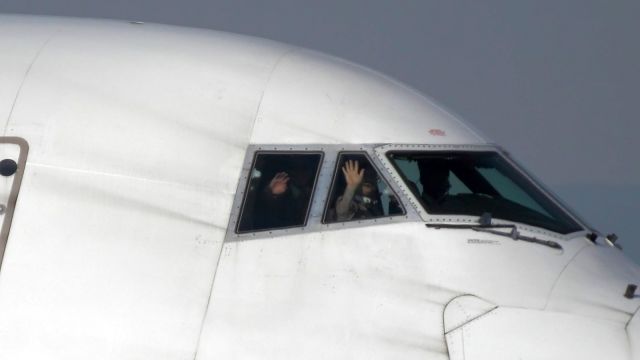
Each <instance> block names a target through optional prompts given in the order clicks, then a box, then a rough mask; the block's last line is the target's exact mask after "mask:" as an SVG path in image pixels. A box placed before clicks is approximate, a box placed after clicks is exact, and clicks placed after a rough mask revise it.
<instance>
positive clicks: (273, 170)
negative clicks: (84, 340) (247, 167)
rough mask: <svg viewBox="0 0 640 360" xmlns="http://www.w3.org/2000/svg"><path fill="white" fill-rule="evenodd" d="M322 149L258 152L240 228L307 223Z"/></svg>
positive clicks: (277, 226)
mask: <svg viewBox="0 0 640 360" xmlns="http://www.w3.org/2000/svg"><path fill="white" fill-rule="evenodd" d="M321 159H322V154H320V153H286V152H283V153H257V154H256V157H255V159H254V163H253V167H252V168H251V178H250V179H249V183H248V185H247V191H246V194H245V198H244V203H243V206H242V212H241V215H240V221H239V224H238V228H237V231H238V232H239V233H241V232H250V231H262V230H272V229H282V228H288V227H297V226H304V225H305V223H306V219H307V213H308V212H309V204H310V202H311V196H312V193H313V188H314V186H315V181H316V178H317V175H318V167H319V166H320V161H321Z"/></svg>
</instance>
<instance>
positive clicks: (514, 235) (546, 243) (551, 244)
mask: <svg viewBox="0 0 640 360" xmlns="http://www.w3.org/2000/svg"><path fill="white" fill-rule="evenodd" d="M471 230H474V231H479V232H486V233H489V234H494V235H500V236H506V237H509V238H512V239H513V240H522V241H526V242H530V243H534V244H540V245H544V246H548V247H550V248H554V249H558V250H562V245H560V244H558V243H557V242H555V241H552V240H542V239H538V238H536V237H532V236H525V235H522V234H520V232H518V229H517V228H516V226H515V225H513V228H512V229H511V231H510V232H508V233H505V232H502V231H497V230H492V229H488V228H486V227H479V226H477V227H473V228H471Z"/></svg>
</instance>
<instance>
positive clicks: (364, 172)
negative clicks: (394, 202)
mask: <svg viewBox="0 0 640 360" xmlns="http://www.w3.org/2000/svg"><path fill="white" fill-rule="evenodd" d="M342 173H343V174H344V180H345V182H346V184H347V185H346V187H345V189H344V193H343V194H342V196H340V197H338V198H337V199H336V207H335V212H336V220H337V221H348V220H355V219H368V218H374V217H380V216H384V210H383V209H382V203H381V202H380V193H379V191H378V185H377V183H378V176H377V175H376V172H375V170H373V169H371V168H366V169H365V167H362V168H360V166H359V164H358V161H353V160H348V161H347V162H346V163H345V164H344V166H343V167H342Z"/></svg>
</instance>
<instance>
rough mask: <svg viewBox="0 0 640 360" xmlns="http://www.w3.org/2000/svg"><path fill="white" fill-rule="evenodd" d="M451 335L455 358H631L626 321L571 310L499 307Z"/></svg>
mask: <svg viewBox="0 0 640 360" xmlns="http://www.w3.org/2000/svg"><path fill="white" fill-rule="evenodd" d="M446 337H447V346H448V348H449V352H450V354H451V357H450V359H451V360H478V359H522V360H552V359H586V360H591V359H593V360H597V359H628V358H629V349H628V345H627V336H626V334H625V330H624V326H621V325H620V324H619V323H615V322H610V321H606V320H596V319H591V318H584V317H580V316H575V315H570V314H566V313H554V312H547V311H539V310H529V309H510V308H498V309H496V310H494V311H492V312H489V313H487V314H486V315H485V316H482V317H481V318H479V319H477V320H474V321H472V322H470V323H468V324H467V325H465V326H463V327H461V328H458V329H456V330H454V331H452V332H451V333H449V334H447V336H446Z"/></svg>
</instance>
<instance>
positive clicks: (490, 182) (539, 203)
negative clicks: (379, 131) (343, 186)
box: [387, 151, 582, 234]
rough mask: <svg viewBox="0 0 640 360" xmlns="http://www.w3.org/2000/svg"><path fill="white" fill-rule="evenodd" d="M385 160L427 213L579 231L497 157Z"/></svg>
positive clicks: (419, 154)
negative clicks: (391, 164) (482, 217)
mask: <svg viewBox="0 0 640 360" xmlns="http://www.w3.org/2000/svg"><path fill="white" fill-rule="evenodd" d="M387 156H388V157H389V159H390V160H391V162H392V163H393V165H394V166H395V167H396V169H397V170H398V172H399V173H400V174H401V175H402V177H403V178H404V181H405V183H406V184H407V186H408V187H409V188H410V189H411V191H412V192H413V193H414V195H415V196H416V198H418V199H419V200H420V201H421V203H422V205H423V206H424V207H425V210H427V212H429V213H430V214H437V215H471V216H481V215H482V214H484V213H490V214H491V215H492V217H493V218H495V219H503V220H509V221H515V222H521V223H525V224H529V225H533V226H538V227H541V228H545V229H548V230H551V231H555V232H558V233H561V234H568V233H572V232H575V231H579V230H582V227H581V226H580V225H579V224H578V223H576V222H575V221H574V220H573V219H572V218H571V217H570V216H569V215H568V214H567V213H566V212H565V211H563V210H562V209H561V208H559V207H558V206H557V205H556V204H555V203H554V202H553V201H552V200H551V199H549V198H548V197H547V196H546V195H545V194H544V193H542V192H541V191H539V190H538V189H537V188H536V187H535V186H534V185H533V184H532V183H531V182H530V181H529V180H528V179H527V178H526V177H524V176H523V175H522V174H521V173H520V172H519V171H518V170H516V169H515V168H514V167H513V166H512V165H511V164H510V163H509V162H507V161H506V160H505V159H504V158H503V157H502V156H500V155H499V154H498V153H496V152H488V151H487V152H475V151H474V152H459V151H448V152H444V151H436V152H434V151H431V152H426V151H416V152H413V151H392V152H389V153H387Z"/></svg>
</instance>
